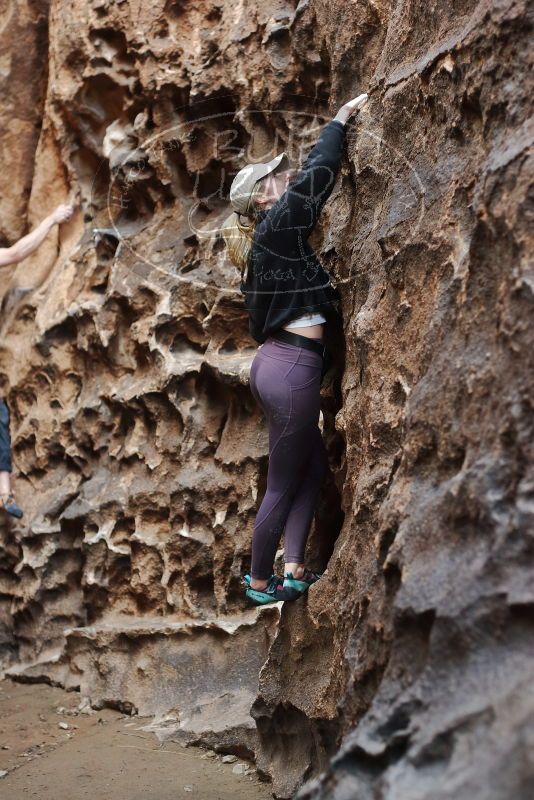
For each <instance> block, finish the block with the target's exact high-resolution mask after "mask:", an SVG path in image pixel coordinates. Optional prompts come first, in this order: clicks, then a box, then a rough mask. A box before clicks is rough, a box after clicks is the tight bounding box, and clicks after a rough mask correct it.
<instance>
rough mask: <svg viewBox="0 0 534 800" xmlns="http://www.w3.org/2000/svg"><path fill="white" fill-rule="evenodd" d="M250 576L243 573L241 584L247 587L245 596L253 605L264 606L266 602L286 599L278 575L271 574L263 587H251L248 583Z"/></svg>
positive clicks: (281, 581)
mask: <svg viewBox="0 0 534 800" xmlns="http://www.w3.org/2000/svg"><path fill="white" fill-rule="evenodd" d="M250 581H251V576H250V575H245V577H244V578H243V584H244V585H245V586H246V587H247V589H246V591H245V596H246V597H247V598H248V599H249V600H250V601H251V602H252V603H253V604H254V605H255V606H264V605H267V604H268V603H279V602H280V601H281V600H288V599H289V597H288V596H287V595H286V592H285V589H284V587H283V580H282V578H281V577H280V575H274V574H273V575H271V577H270V579H269V583H268V584H267V586H266V587H265V589H253V588H252V586H251V585H250Z"/></svg>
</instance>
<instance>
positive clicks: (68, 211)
mask: <svg viewBox="0 0 534 800" xmlns="http://www.w3.org/2000/svg"><path fill="white" fill-rule="evenodd" d="M73 211H74V207H73V206H71V205H68V204H65V203H62V204H61V205H59V206H57V208H56V209H54V211H52V213H51V214H49V215H48V216H47V217H45V219H43V221H42V222H41V223H39V225H37V227H36V228H35V229H34V230H33V231H30V233H28V234H27V235H26V236H23V237H22V239H19V240H18V242H15V244H13V245H11V247H0V267H8V266H11V265H13V264H19V263H20V262H21V261H23V260H24V259H25V258H26V257H27V256H29V255H30V253H33V252H34V250H37V248H38V247H39V245H40V244H41V243H42V242H43V241H44V240H45V238H46V236H47V235H48V233H49V232H50V230H51V229H52V228H53V227H54V225H59V224H61V223H62V222H66V220H68V219H70V218H71V216H72V214H73ZM11 472H12V461H11V438H10V434H9V409H8V407H7V404H6V402H5V400H2V399H0V508H3V509H4V511H7V513H8V514H11V516H13V517H17V518H18V519H20V517H22V516H23V511H22V509H21V507H20V506H19V505H18V503H17V502H16V500H15V495H14V493H13V490H12V488H11Z"/></svg>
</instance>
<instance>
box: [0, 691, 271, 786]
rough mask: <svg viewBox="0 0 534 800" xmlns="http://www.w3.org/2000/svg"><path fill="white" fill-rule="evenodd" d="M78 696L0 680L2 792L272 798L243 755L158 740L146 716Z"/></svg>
mask: <svg viewBox="0 0 534 800" xmlns="http://www.w3.org/2000/svg"><path fill="white" fill-rule="evenodd" d="M80 700H81V697H80V695H79V694H78V693H77V692H65V691H63V690H62V689H58V688H54V687H51V686H47V685H46V684H21V683H16V682H13V681H10V680H3V681H0V798H1V800H22V798H30V797H38V798H40V800H82V798H86V797H91V798H93V800H110V799H111V798H113V800H171V798H172V800H180V798H187V800H194V798H202V799H204V798H205V799H206V800H245V798H247V800H267V798H269V799H270V798H272V794H271V791H270V784H268V783H262V782H260V781H259V780H258V777H257V773H256V772H255V770H253V769H252V767H251V765H250V764H248V763H247V762H245V761H243V760H241V759H238V760H236V761H234V762H232V763H223V762H222V758H223V756H221V755H220V754H216V753H214V752H213V751H208V750H203V749H201V748H197V747H184V746H183V745H181V744H178V743H176V742H171V741H167V742H165V743H163V744H160V742H159V741H158V739H157V737H156V736H155V735H154V734H153V733H150V732H148V731H143V730H140V728H141V726H143V725H146V724H147V723H148V722H149V721H150V720H148V719H143V718H142V717H133V718H132V717H128V716H125V715H124V714H121V713H120V712H118V711H113V710H111V709H103V710H102V711H96V712H93V713H82V712H80V711H79V710H78V706H79V704H80ZM234 758H235V757H234ZM245 770H249V774H246V773H245ZM239 773H243V774H239Z"/></svg>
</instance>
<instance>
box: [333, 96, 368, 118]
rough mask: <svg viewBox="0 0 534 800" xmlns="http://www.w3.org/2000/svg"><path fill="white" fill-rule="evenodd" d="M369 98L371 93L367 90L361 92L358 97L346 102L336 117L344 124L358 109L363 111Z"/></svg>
mask: <svg viewBox="0 0 534 800" xmlns="http://www.w3.org/2000/svg"><path fill="white" fill-rule="evenodd" d="M368 99H369V95H368V94H366V93H365V92H364V93H363V94H359V95H358V96H357V97H354V98H353V99H352V100H349V101H348V102H347V103H344V104H343V105H342V106H341V108H340V109H339V111H338V112H337V114H336V116H335V117H334V119H337V120H338V121H339V122H343V124H344V123H345V122H346V121H347V120H348V119H349V117H351V116H352V115H353V114H356V113H357V112H358V111H361V109H362V108H363V107H364V105H365V104H366V103H367V100H368Z"/></svg>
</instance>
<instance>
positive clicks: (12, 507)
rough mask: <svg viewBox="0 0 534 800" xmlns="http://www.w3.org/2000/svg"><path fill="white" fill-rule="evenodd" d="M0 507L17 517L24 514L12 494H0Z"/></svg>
mask: <svg viewBox="0 0 534 800" xmlns="http://www.w3.org/2000/svg"><path fill="white" fill-rule="evenodd" d="M4 498H5V499H4ZM0 508H3V509H4V511H7V513H8V514H11V516H12V517H16V518H17V519H20V518H21V517H23V516H24V514H23V512H22V508H21V507H20V506H19V504H18V503H17V502H16V500H15V498H14V497H13V494H0Z"/></svg>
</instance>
